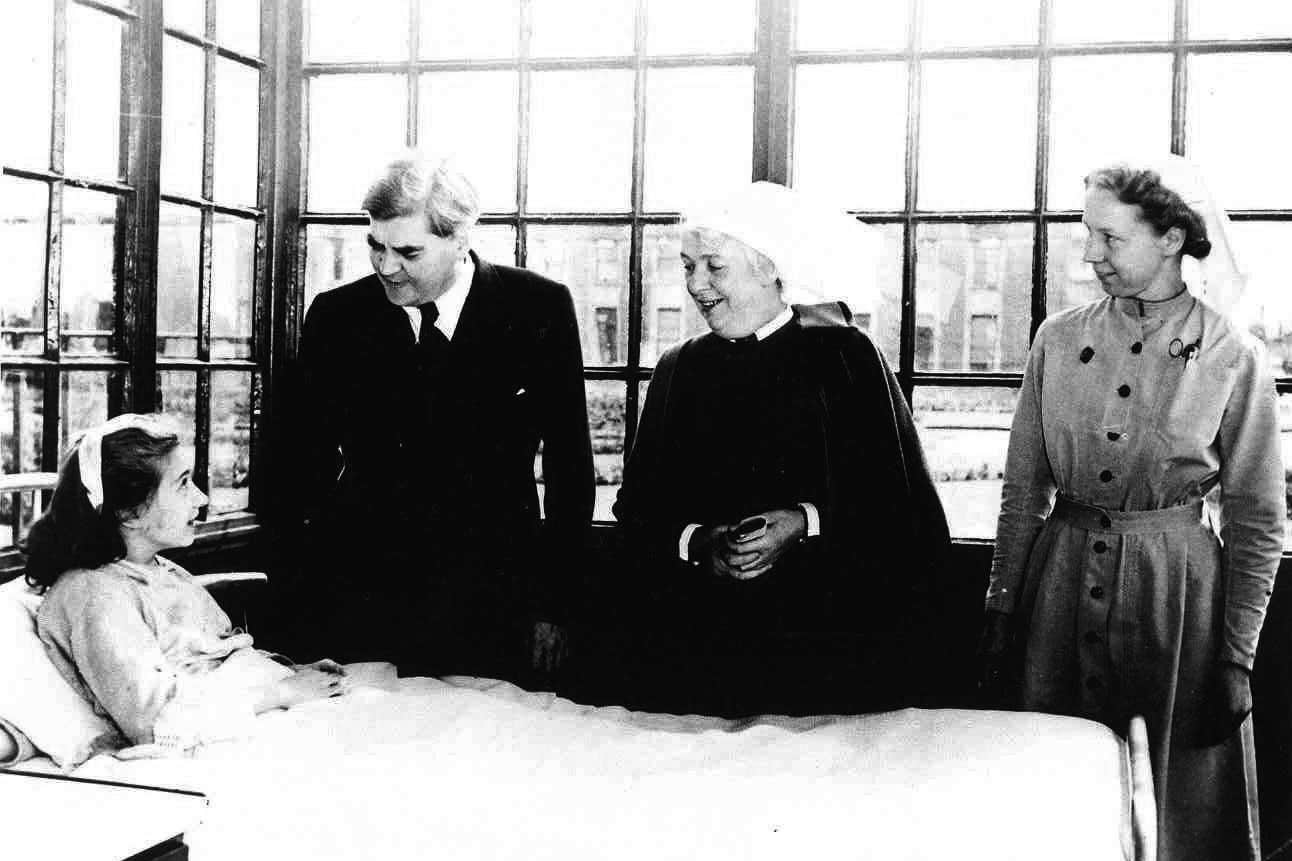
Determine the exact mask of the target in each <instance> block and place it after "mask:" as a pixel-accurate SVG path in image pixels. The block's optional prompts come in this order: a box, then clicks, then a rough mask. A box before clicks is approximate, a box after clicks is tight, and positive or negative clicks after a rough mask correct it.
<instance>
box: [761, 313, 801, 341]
mask: <svg viewBox="0 0 1292 861" xmlns="http://www.w3.org/2000/svg"><path fill="white" fill-rule="evenodd" d="M793 319H794V310H793V309H792V308H790V306H788V305H786V306H785V307H784V308H782V309H781V313H779V314H777V315H776V316H775V317H773V318H772V319H770V320H768V321H767V322H766V323H764V324H763V325H761V326H759V327H758V328H757V329H755V330H754V337H755V338H757V339H758V340H760V341H762V340H764V339H766V338H767V337H768V336H770V335H772V334H773V333H774V332H776V331H777V330H778V329H780V328H781V327H782V326H784V325H785V324H786V323H788V322H789V321H790V320H793Z"/></svg>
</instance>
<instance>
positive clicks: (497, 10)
mask: <svg viewBox="0 0 1292 861" xmlns="http://www.w3.org/2000/svg"><path fill="white" fill-rule="evenodd" d="M421 3H422V16H421V30H422V31H421V35H420V38H419V41H418V46H419V48H420V50H421V54H422V56H423V57H428V58H431V59H435V60H477V59H488V58H491V57H514V56H516V45H517V38H518V36H519V33H520V26H519V23H518V18H519V14H520V6H519V4H518V3H517V2H516V0H472V2H471V3H462V2H461V0H421Z"/></svg>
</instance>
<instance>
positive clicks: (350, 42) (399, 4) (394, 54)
mask: <svg viewBox="0 0 1292 861" xmlns="http://www.w3.org/2000/svg"><path fill="white" fill-rule="evenodd" d="M305 7H306V8H305V31H306V33H307V34H308V35H307V37H306V60H307V61H308V62H313V63H322V62H328V61H345V60H368V61H373V62H375V61H380V60H406V59H408V33H409V27H408V0H364V2H363V3H336V2H333V0H309V2H307V3H306V4H305ZM354 116H359V114H355V115H354ZM363 116H365V117H366V116H369V114H367V113H366V112H365V113H364V114H363Z"/></svg>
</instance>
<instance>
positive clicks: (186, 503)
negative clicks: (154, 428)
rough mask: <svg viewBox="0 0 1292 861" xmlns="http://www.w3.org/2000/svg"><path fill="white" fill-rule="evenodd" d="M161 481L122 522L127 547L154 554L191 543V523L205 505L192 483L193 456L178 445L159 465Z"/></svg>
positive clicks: (201, 493) (199, 492)
mask: <svg viewBox="0 0 1292 861" xmlns="http://www.w3.org/2000/svg"><path fill="white" fill-rule="evenodd" d="M159 467H160V469H161V480H160V481H159V483H158V484H157V490H156V492H155V493H154V494H153V497H152V499H150V500H149V501H148V502H147V503H145V504H144V507H143V508H141V509H140V510H139V511H138V512H136V513H135V515H134V516H133V517H131V518H129V519H127V520H125V521H123V522H122V526H123V527H124V528H125V529H126V530H127V532H128V533H129V534H128V535H127V536H125V537H126V543H127V546H130V544H131V543H132V540H133V543H134V545H135V547H136V548H139V549H142V550H144V551H145V553H151V554H156V553H157V552H158V551H160V550H167V549H169V548H171V547H187V546H188V545H190V544H192V543H193V534H194V533H193V524H194V521H195V520H197V515H198V509H200V508H201V507H202V506H203V505H205V504H206V501H207V500H206V494H205V493H203V492H202V491H201V490H199V489H198V488H197V485H195V484H193V455H192V452H191V451H189V450H188V449H185V448H183V447H177V448H174V449H172V450H171V452H170V453H169V454H168V455H166V457H165V458H163V459H162V461H161V463H160V464H159Z"/></svg>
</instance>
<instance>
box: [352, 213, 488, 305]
mask: <svg viewBox="0 0 1292 861" xmlns="http://www.w3.org/2000/svg"><path fill="white" fill-rule="evenodd" d="M465 253H466V243H465V241H464V239H463V238H461V237H458V236H449V237H440V236H436V235H435V234H434V233H431V231H430V229H429V228H428V227H427V225H426V217H425V216H423V215H404V216H400V217H399V218H391V219H388V220H386V221H378V220H377V219H371V220H370V221H369V222H368V259H370V260H371V261H372V268H373V271H374V272H376V273H377V275H378V276H379V277H380V278H381V284H382V286H383V287H385V288H386V298H387V299H389V300H390V301H391V302H393V303H394V304H396V305H421V304H423V303H425V302H433V301H435V300H436V299H438V298H439V297H440V296H442V295H443V294H444V291H445V290H447V289H449V285H450V284H452V283H453V274H454V270H455V269H456V267H457V263H458V261H459V260H460V259H461V258H462V255H464V254H465Z"/></svg>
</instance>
